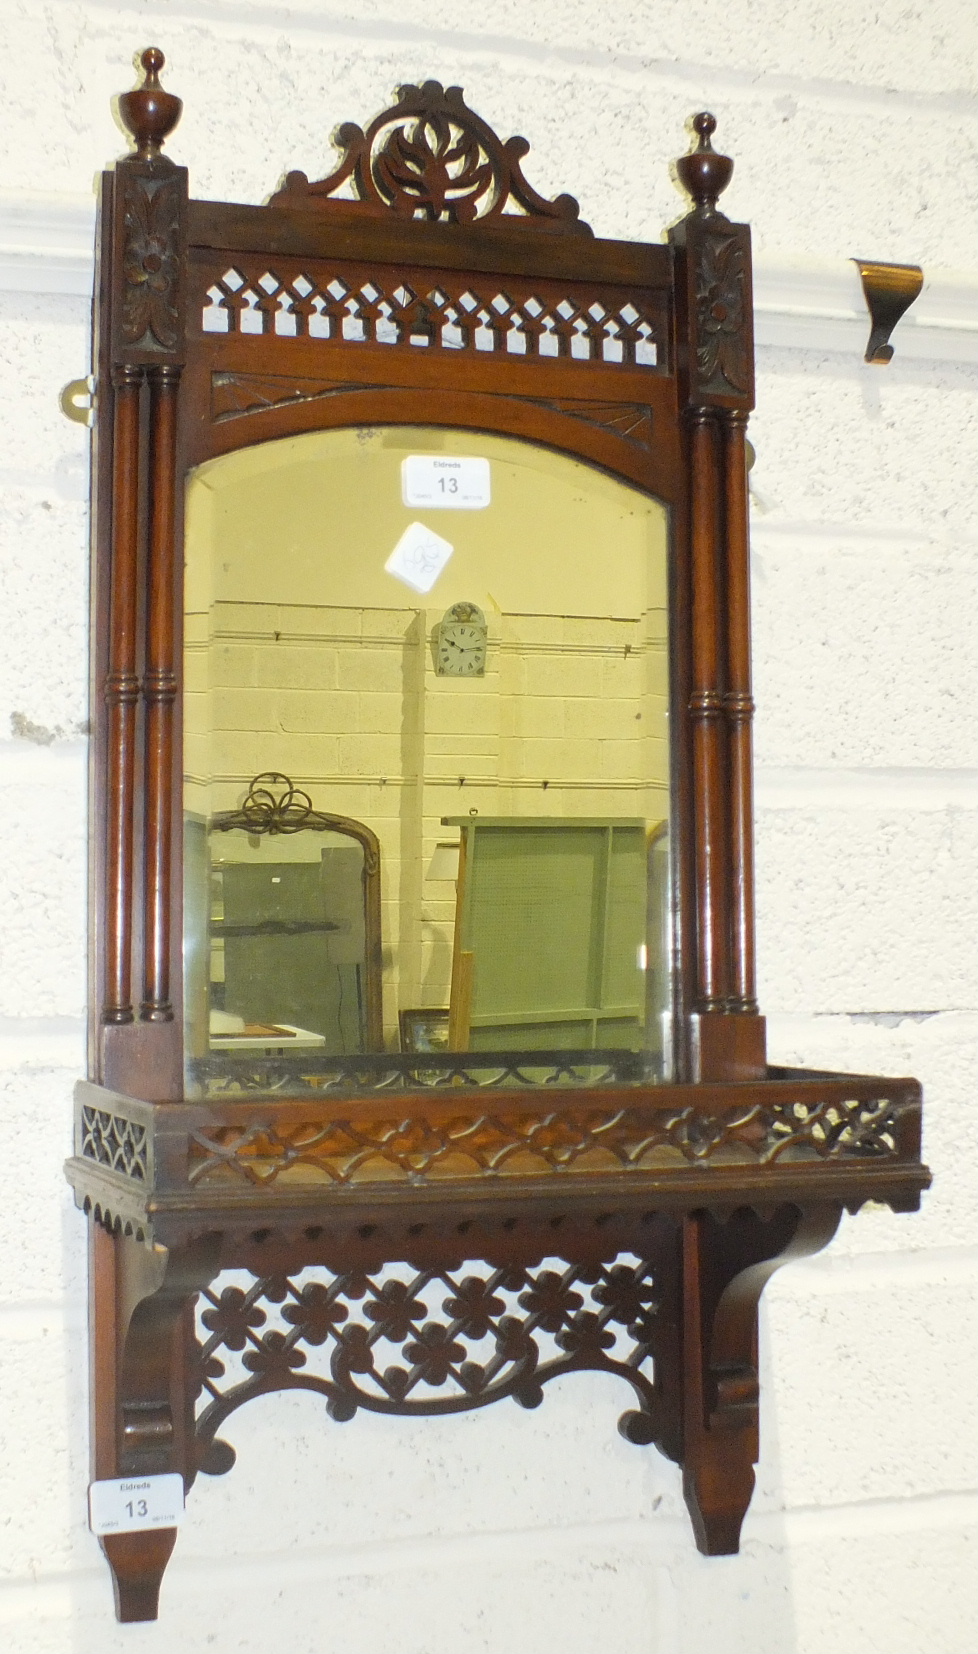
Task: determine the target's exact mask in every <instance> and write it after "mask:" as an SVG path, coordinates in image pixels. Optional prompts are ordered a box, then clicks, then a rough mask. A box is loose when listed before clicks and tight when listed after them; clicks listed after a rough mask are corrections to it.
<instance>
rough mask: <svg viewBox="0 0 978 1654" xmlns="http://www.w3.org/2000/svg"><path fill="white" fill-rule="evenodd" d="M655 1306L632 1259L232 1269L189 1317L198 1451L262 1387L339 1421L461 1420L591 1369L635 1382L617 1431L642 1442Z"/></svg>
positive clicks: (653, 1421)
mask: <svg viewBox="0 0 978 1654" xmlns="http://www.w3.org/2000/svg"><path fill="white" fill-rule="evenodd" d="M659 1312H660V1304H659V1289H658V1287H657V1284H656V1280H655V1278H654V1273H653V1266H652V1264H651V1263H648V1262H643V1261H642V1260H641V1259H639V1258H637V1257H634V1256H632V1255H631V1254H621V1255H619V1256H618V1257H616V1258H614V1259H612V1260H611V1261H610V1262H606V1263H603V1264H599V1265H594V1266H586V1265H581V1264H567V1263H566V1262H564V1261H563V1260H562V1259H559V1258H548V1259H544V1260H543V1261H542V1262H541V1263H540V1264H539V1265H537V1266H536V1267H534V1268H527V1269H524V1268H519V1267H512V1266H511V1267H504V1268H493V1267H492V1266H491V1265H490V1264H488V1263H483V1262H480V1261H474V1262H469V1263H466V1264H464V1265H463V1266H462V1267H460V1268H457V1269H452V1270H448V1269H444V1270H441V1269H427V1270H421V1271H419V1270H416V1269H413V1268H412V1267H411V1266H410V1265H407V1264H388V1265H386V1266H384V1267H383V1268H382V1269H379V1270H375V1271H373V1272H369V1271H367V1270H364V1271H360V1272H351V1273H349V1274H344V1275H336V1274H332V1273H331V1272H330V1271H329V1270H327V1269H324V1268H318V1267H317V1268H310V1269H305V1270H303V1271H301V1273H300V1274H298V1275H296V1276H295V1278H292V1277H289V1276H285V1275H270V1276H261V1277H256V1276H253V1275H251V1274H249V1273H247V1272H245V1271H227V1272H225V1273H224V1274H222V1275H221V1276H220V1277H219V1278H218V1280H217V1281H216V1282H215V1283H214V1286H213V1288H211V1289H210V1290H208V1291H206V1292H204V1293H202V1294H201V1297H200V1300H199V1303H198V1309H197V1323H198V1339H199V1343H198V1346H197V1352H198V1353H197V1376H198V1382H199V1386H200V1402H199V1406H198V1414H197V1436H198V1441H199V1443H200V1446H201V1457H202V1458H203V1459H204V1460H205V1462H206V1460H207V1455H208V1449H209V1447H210V1444H211V1443H212V1442H213V1440H214V1435H215V1432H216V1431H217V1430H218V1429H219V1428H220V1425H221V1424H222V1422H223V1420H224V1419H226V1418H227V1416H228V1414H229V1413H231V1412H233V1411H234V1410H235V1409H236V1408H237V1407H240V1406H241V1405H242V1404H243V1403H244V1402H246V1401H248V1400H250V1399H251V1398H252V1397H254V1396H257V1395H264V1394H267V1393H268V1392H269V1391H274V1390H282V1389H308V1390H313V1391H317V1392H318V1393H319V1394H321V1395H323V1396H324V1397H325V1398H326V1405H327V1410H328V1412H329V1413H330V1415H331V1417H333V1418H334V1419H336V1420H338V1421H346V1420H348V1419H352V1418H353V1417H354V1415H355V1414H356V1413H357V1412H358V1411H359V1410H360V1409H361V1408H363V1409H366V1410H368V1411H370V1412H378V1413H399V1414H434V1413H455V1412H460V1411H463V1410H465V1409H467V1408H471V1407H482V1406H487V1405H488V1404H489V1403H490V1402H492V1401H496V1400H499V1399H500V1398H501V1397H506V1396H509V1397H512V1399H513V1400H515V1401H517V1402H518V1403H519V1404H520V1405H521V1406H523V1407H536V1406H537V1405H538V1404H539V1403H540V1402H541V1401H542V1399H543V1385H544V1384H546V1383H547V1382H548V1380H550V1379H552V1378H556V1377H559V1376H560V1375H561V1374H563V1373H569V1372H575V1371H580V1370H582V1369H585V1368H588V1369H591V1370H597V1371H599V1372H607V1373H613V1374H615V1375H617V1376H618V1377H620V1378H623V1379H624V1380H625V1381H626V1383H628V1384H629V1385H630V1386H631V1388H632V1391H633V1393H634V1397H635V1401H636V1403H637V1411H632V1412H628V1413H626V1414H625V1415H624V1417H623V1419H622V1421H621V1428H622V1430H623V1432H624V1434H625V1435H626V1436H627V1437H628V1439H629V1440H631V1441H634V1442H637V1443H648V1442H651V1441H652V1440H654V1439H655V1435H656V1432H657V1413H658V1400H657V1393H656V1389H655V1373H654V1360H655V1351H656V1345H657V1342H658V1340H659V1337H660V1314H659ZM229 1463H230V1459H228V1460H227V1463H226V1464H224V1465H222V1468H226V1467H227V1465H229ZM209 1468H210V1466H209Z"/></svg>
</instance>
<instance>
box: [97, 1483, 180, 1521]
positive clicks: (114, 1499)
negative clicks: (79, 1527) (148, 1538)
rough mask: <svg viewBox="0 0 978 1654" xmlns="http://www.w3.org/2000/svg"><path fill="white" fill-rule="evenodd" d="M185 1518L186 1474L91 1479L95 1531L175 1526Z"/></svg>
mask: <svg viewBox="0 0 978 1654" xmlns="http://www.w3.org/2000/svg"><path fill="white" fill-rule="evenodd" d="M182 1520H183V1477H182V1476H176V1475H173V1476H122V1477H120V1478H119V1480H118V1481H116V1482H91V1483H89V1488H88V1525H89V1527H90V1528H91V1530H92V1532H93V1533H94V1534H103V1533H141V1532H143V1530H144V1529H146V1528H175V1527H176V1526H177V1524H178V1523H179V1522H182Z"/></svg>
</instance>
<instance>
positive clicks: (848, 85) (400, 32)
mask: <svg viewBox="0 0 978 1654" xmlns="http://www.w3.org/2000/svg"><path fill="white" fill-rule="evenodd" d="M61 3H62V4H64V5H65V7H66V9H67V7H68V6H69V5H73V0H61ZM55 4H57V0H55ZM89 5H90V8H91V9H92V10H93V11H95V10H103V11H104V10H108V11H111V12H112V13H113V14H114V16H115V18H116V19H118V15H119V11H120V7H119V5H118V0H89ZM133 13H134V15H135V16H138V15H139V13H138V11H137V9H136V8H135V7H133ZM176 19H181V20H184V21H186V22H187V23H188V24H191V25H192V24H197V25H198V26H199V25H201V24H209V25H211V26H212V27H213V28H214V29H215V32H217V31H221V32H222V33H224V34H227V33H229V32H232V31H234V30H236V29H240V28H245V27H246V28H247V29H248V30H249V31H252V32H253V31H256V30H264V31H266V32H274V33H278V34H282V33H287V34H288V35H289V36H290V37H292V36H295V35H298V34H302V35H306V36H308V35H314V36H316V37H317V38H319V39H322V40H324V41H326V40H329V39H349V40H351V41H355V42H357V43H358V45H360V47H361V48H363V47H370V46H376V47H377V49H378V50H380V51H383V52H384V53H385V54H386V52H388V51H389V50H390V48H391V47H393V46H404V47H408V48H414V49H415V50H417V49H419V48H420V49H424V48H425V47H428V48H431V49H434V50H436V51H439V52H444V51H454V52H458V53H464V54H465V55H466V56H467V57H481V56H488V57H491V58H492V59H493V60H494V61H498V60H499V59H500V58H507V59H513V58H516V59H519V60H522V61H524V62H525V63H527V64H528V65H529V64H532V65H534V66H539V67H541V68H544V69H549V68H556V67H560V68H567V69H585V70H590V71H591V72H592V73H598V74H604V75H607V76H608V77H609V78H620V79H625V80H628V81H632V80H640V81H648V80H650V79H654V80H659V81H667V82H668V81H676V82H679V83H681V84H684V85H688V84H691V85H692V86H693V87H694V88H695V87H697V86H699V87H701V86H702V84H703V82H704V80H708V81H709V83H710V85H711V88H712V90H713V94H714V95H715V93H716V90H718V89H719V88H720V87H723V86H725V87H728V88H729V89H730V91H731V92H732V93H738V92H739V93H742V94H743V96H744V97H745V98H749V99H751V100H756V99H757V97H758V95H759V94H760V95H761V96H763V95H764V93H765V92H770V93H772V94H773V93H784V92H791V93H793V94H794V95H796V96H797V97H799V98H800V99H802V100H804V101H805V102H810V103H828V104H840V103H841V104H843V105H853V104H855V105H857V106H860V107H861V108H863V109H866V110H867V111H877V112H878V111H885V112H886V113H890V112H896V113H898V114H899V113H904V112H910V111H912V112H914V113H926V114H930V115H933V116H934V117H935V118H940V119H941V120H946V119H948V118H950V117H953V116H955V115H957V116H967V115H974V113H975V109H976V99H975V97H974V95H973V94H971V93H970V92H968V91H965V90H964V89H961V90H948V91H939V92H938V91H935V92H914V91H911V90H903V89H894V88H889V87H885V86H879V87H877V86H869V85H866V84H865V83H859V82H852V81H837V80H832V79H829V78H827V77H823V76H805V75H787V74H783V73H765V72H762V73H761V74H758V73H757V72H756V71H754V70H751V69H747V68H744V69H733V68H729V67H724V66H721V65H713V64H709V63H696V62H690V61H689V60H688V59H685V58H652V57H643V56H641V55H640V54H639V53H636V52H606V51H601V50H599V49H596V48H594V47H586V46H559V45H553V44H551V43H544V42H540V41H534V40H529V39H523V38H521V37H520V36H514V35H506V34H502V35H497V34H477V33H470V32H467V31H465V30H458V29H440V28H437V27H434V28H432V27H426V26H425V25H423V24H412V23H403V22H400V21H399V20H398V19H397V18H395V17H389V18H378V19H377V20H376V21H373V20H368V19H363V18H356V17H344V16H333V17H323V16H322V15H321V14H312V13H309V14H306V13H303V12H301V11H297V10H290V9H288V8H286V7H278V6H248V5H242V6H238V5H207V4H206V3H200V0H198V3H197V4H188V3H186V0H185V3H184V4H183V5H180V4H179V3H178V4H174V5H171V7H170V8H169V10H168V16H167V23H168V24H170V25H171V26H172V23H173V21H174V20H176ZM116 27H118V22H117V23H116Z"/></svg>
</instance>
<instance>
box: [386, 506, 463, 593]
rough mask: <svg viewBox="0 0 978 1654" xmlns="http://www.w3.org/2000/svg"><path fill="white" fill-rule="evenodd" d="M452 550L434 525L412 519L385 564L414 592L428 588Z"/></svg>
mask: <svg viewBox="0 0 978 1654" xmlns="http://www.w3.org/2000/svg"><path fill="white" fill-rule="evenodd" d="M454 550H455V547H454V546H453V545H450V544H449V542H448V541H447V540H443V539H442V537H441V535H440V534H436V533H435V531H434V529H432V528H425V526H424V523H411V524H410V526H409V527H408V528H406V529H405V530H404V533H403V534H402V535H401V538H400V539H399V540H398V542H397V545H396V546H395V547H394V550H393V551H392V552H391V554H390V556H389V557H388V559H387V561H386V563H385V564H384V568H385V569H386V570H387V573H388V574H392V575H393V576H394V578H395V580H403V582H404V584H405V586H410V588H411V590H412V591H413V592H430V590H431V588H432V586H433V585H434V583H435V581H436V580H437V579H438V576H439V575H440V574H441V571H442V569H443V568H444V567H445V565H446V563H447V562H448V559H449V558H450V557H451V555H452V552H453V551H454Z"/></svg>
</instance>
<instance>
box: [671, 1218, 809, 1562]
mask: <svg viewBox="0 0 978 1654" xmlns="http://www.w3.org/2000/svg"><path fill="white" fill-rule="evenodd" d="M840 1217H841V1209H840V1208H839V1207H838V1206H816V1207H812V1208H809V1209H808V1210H806V1211H805V1212H802V1211H801V1210H799V1208H798V1207H796V1206H779V1207H777V1208H776V1209H775V1210H774V1211H773V1212H772V1213H771V1214H770V1215H769V1216H768V1215H762V1214H759V1213H758V1212H756V1211H748V1210H746V1209H742V1210H740V1211H737V1212H734V1213H732V1214H730V1215H728V1216H727V1218H726V1220H723V1219H721V1218H719V1217H718V1216H716V1215H714V1214H712V1213H708V1212H695V1213H693V1214H692V1215H691V1216H690V1217H688V1218H687V1219H686V1220H685V1223H684V1227H683V1370H684V1405H683V1452H682V1464H683V1490H684V1492H685V1495H686V1504H687V1507H688V1509H689V1513H690V1517H691V1519H692V1523H693V1531H694V1533H695V1535H696V1543H697V1545H698V1547H699V1549H700V1550H701V1551H702V1552H703V1554H704V1555H705V1556H730V1555H733V1554H734V1553H735V1552H736V1551H737V1549H738V1548H739V1545H740V1529H741V1525H742V1523H743V1520H744V1517H745V1515H746V1513H747V1507H748V1505H749V1504H750V1499H751V1495H752V1493H753V1491H754V1465H755V1463H756V1461H757V1457H758V1452H759V1440H758V1418H759V1401H760V1382H759V1376H758V1369H757V1309H758V1303H759V1300H760V1296H761V1293H762V1291H763V1290H764V1287H765V1285H766V1284H767V1282H768V1281H769V1280H770V1278H771V1276H772V1275H773V1274H774V1272H775V1270H777V1269H779V1268H780V1267H781V1265H782V1264H785V1263H788V1262H789V1261H790V1260H791V1259H793V1258H800V1257H807V1256H808V1255H810V1254H811V1253H813V1252H818V1251H820V1250H821V1248H822V1247H823V1246H827V1245H828V1243H829V1241H830V1240H831V1239H832V1236H833V1235H834V1234H835V1231H836V1229H837V1228H838V1226H839V1220H840Z"/></svg>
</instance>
